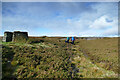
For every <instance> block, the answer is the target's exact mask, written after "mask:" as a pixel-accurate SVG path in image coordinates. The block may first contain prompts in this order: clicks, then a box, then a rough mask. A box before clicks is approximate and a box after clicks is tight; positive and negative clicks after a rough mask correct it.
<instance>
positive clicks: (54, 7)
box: [0, 2, 118, 37]
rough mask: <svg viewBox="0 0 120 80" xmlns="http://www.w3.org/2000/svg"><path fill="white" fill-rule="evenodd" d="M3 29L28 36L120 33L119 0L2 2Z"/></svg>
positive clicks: (81, 35) (3, 30)
mask: <svg viewBox="0 0 120 80" xmlns="http://www.w3.org/2000/svg"><path fill="white" fill-rule="evenodd" d="M1 30H2V32H1V33H0V35H2V36H3V35H4V32H5V31H12V32H13V31H27V32H28V35H29V36H45V35H46V36H78V37H102V36H104V37H111V36H113V37H114V36H118V3H117V2H3V3H2V29H1Z"/></svg>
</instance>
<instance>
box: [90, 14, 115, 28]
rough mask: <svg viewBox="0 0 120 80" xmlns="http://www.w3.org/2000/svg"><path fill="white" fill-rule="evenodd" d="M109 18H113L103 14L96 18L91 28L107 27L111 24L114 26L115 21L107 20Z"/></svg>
mask: <svg viewBox="0 0 120 80" xmlns="http://www.w3.org/2000/svg"><path fill="white" fill-rule="evenodd" d="M108 19H111V18H110V17H108V16H106V15H104V16H101V17H100V18H98V19H96V20H95V21H94V22H93V23H92V24H91V25H90V26H89V27H90V28H95V29H105V28H108V27H111V26H114V25H113V24H114V21H113V20H112V21H111V22H110V21H106V20H108Z"/></svg>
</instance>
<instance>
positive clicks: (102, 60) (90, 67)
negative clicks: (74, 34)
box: [73, 38, 118, 78]
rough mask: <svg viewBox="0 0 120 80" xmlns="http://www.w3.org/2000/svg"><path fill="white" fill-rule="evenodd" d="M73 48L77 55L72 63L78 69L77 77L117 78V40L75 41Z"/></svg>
mask: <svg viewBox="0 0 120 80" xmlns="http://www.w3.org/2000/svg"><path fill="white" fill-rule="evenodd" d="M73 48H74V49H76V53H77V55H76V57H75V58H74V60H73V63H75V64H76V65H77V67H78V68H79V71H80V72H79V73H78V74H79V75H81V76H84V77H88V78H93V77H117V71H118V39H117V38H114V39H99V40H76V45H75V46H74V47H73ZM113 71H114V72H113Z"/></svg>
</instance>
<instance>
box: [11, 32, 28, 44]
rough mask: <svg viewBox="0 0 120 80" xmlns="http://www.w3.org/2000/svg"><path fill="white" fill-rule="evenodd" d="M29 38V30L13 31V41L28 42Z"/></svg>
mask: <svg viewBox="0 0 120 80" xmlns="http://www.w3.org/2000/svg"><path fill="white" fill-rule="evenodd" d="M27 40H28V33H27V32H20V31H14V32H13V38H12V41H13V42H26V41H27Z"/></svg>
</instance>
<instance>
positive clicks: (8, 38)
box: [3, 32, 13, 42]
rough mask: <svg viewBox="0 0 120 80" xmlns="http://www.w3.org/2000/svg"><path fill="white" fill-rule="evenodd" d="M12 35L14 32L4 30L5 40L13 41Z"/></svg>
mask: <svg viewBox="0 0 120 80" xmlns="http://www.w3.org/2000/svg"><path fill="white" fill-rule="evenodd" d="M12 36H13V33H12V32H4V37H3V41H4V42H10V41H12Z"/></svg>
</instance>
